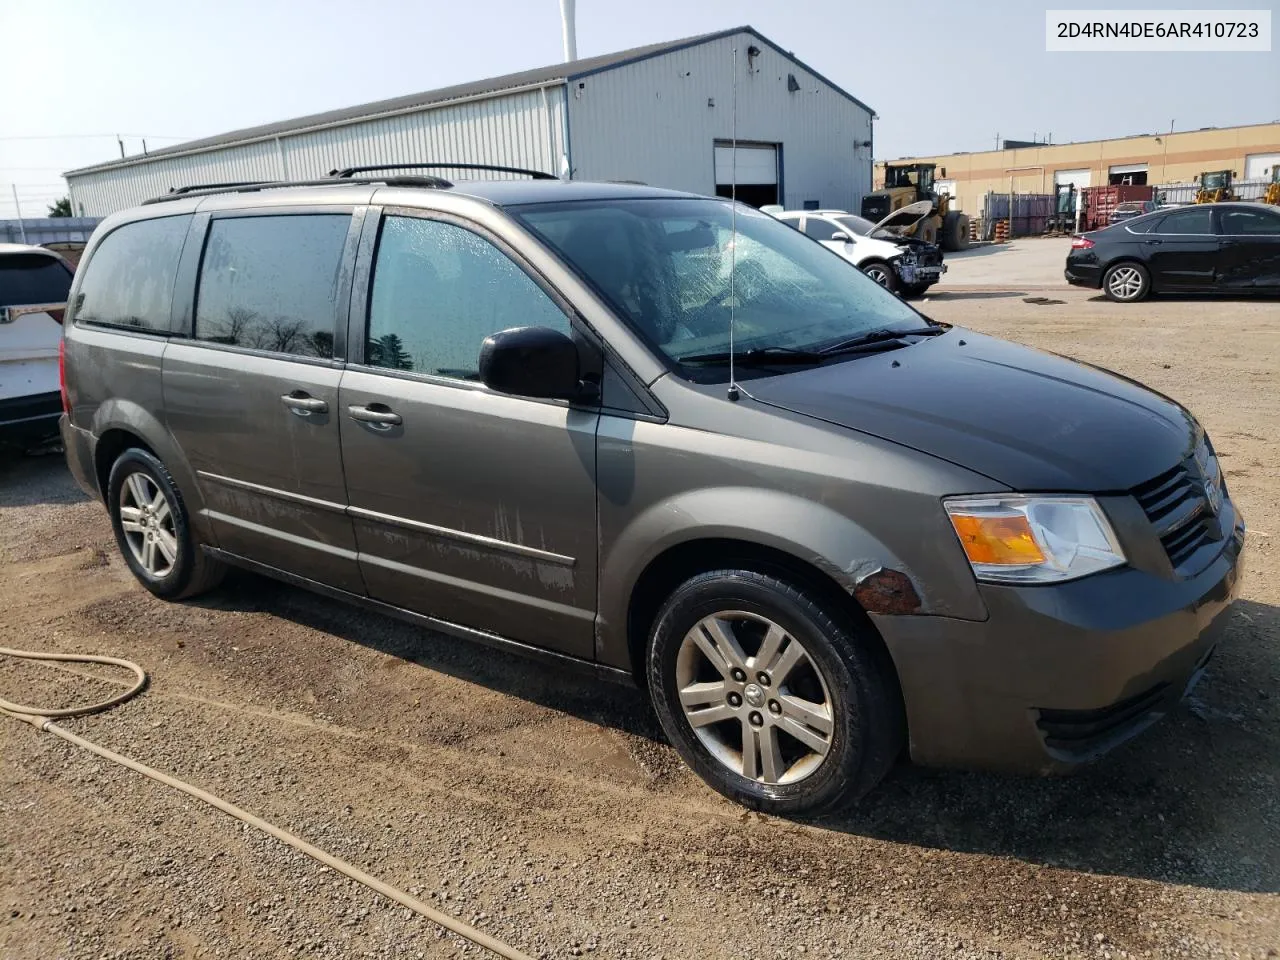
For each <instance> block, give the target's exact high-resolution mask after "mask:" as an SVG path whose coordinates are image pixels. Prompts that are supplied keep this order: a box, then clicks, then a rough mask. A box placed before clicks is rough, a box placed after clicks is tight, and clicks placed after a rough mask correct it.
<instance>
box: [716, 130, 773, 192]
mask: <svg viewBox="0 0 1280 960" xmlns="http://www.w3.org/2000/svg"><path fill="white" fill-rule="evenodd" d="M715 163H716V196H717V197H730V196H733V183H734V158H733V147H732V146H731V145H729V144H727V143H725V142H724V141H723V140H718V141H716V157H715ZM780 179H781V177H780V176H779V170H778V145H777V144H774V143H739V144H738V159H737V184H738V199H739V200H741V201H742V202H743V203H747V204H750V205H751V206H753V207H763V206H765V205H766V204H770V203H781V202H782V201H781V200H780V199H779V192H778V181H779V180H780Z"/></svg>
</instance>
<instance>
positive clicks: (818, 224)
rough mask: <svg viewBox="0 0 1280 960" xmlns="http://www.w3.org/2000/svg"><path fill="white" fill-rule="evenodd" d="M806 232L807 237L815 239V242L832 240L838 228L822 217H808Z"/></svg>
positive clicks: (805, 222)
mask: <svg viewBox="0 0 1280 960" xmlns="http://www.w3.org/2000/svg"><path fill="white" fill-rule="evenodd" d="M804 232H805V236H808V237H813V239H815V240H830V239H831V235H832V234H834V233H835V232H836V228H835V227H833V226H832V225H831V224H830V223H829V222H827V221H826V220H823V219H821V218H820V217H806V218H805V221H804Z"/></svg>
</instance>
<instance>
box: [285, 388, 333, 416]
mask: <svg viewBox="0 0 1280 960" xmlns="http://www.w3.org/2000/svg"><path fill="white" fill-rule="evenodd" d="M280 402H281V403H283V404H284V405H285V406H286V407H288V408H289V410H290V412H291V413H296V414H297V415H298V416H300V417H309V416H310V415H311V414H313V413H328V412H329V404H328V403H326V402H325V401H324V400H321V399H319V398H318V397H312V396H308V395H307V394H306V393H304V392H303V391H301V390H295V391H294V392H293V393H286V394H285V395H284V396H283V397H281V398H280Z"/></svg>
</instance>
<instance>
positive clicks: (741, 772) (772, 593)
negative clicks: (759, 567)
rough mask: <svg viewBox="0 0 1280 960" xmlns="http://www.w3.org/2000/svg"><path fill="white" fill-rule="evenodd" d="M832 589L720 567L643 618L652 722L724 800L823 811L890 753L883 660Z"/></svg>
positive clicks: (868, 780) (853, 790)
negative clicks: (648, 622)
mask: <svg viewBox="0 0 1280 960" xmlns="http://www.w3.org/2000/svg"><path fill="white" fill-rule="evenodd" d="M837 597H838V595H834V594H828V593H825V592H824V591H823V590H822V589H813V588H805V587H801V586H799V585H797V584H793V583H789V582H787V581H786V580H783V579H779V578H778V577H776V576H772V575H769V574H766V573H762V572H758V571H754V570H742V569H733V568H726V569H721V570H710V571H707V572H705V573H700V574H697V575H696V576H694V577H692V578H690V579H689V580H687V581H685V583H683V584H682V585H681V586H679V587H677V588H676V589H675V590H674V591H673V592H672V593H671V595H670V596H669V597H668V598H667V600H666V602H665V603H664V604H663V605H662V607H661V609H660V610H659V611H658V613H657V617H656V619H655V621H654V626H653V628H652V632H651V634H650V638H649V651H648V658H647V663H646V668H647V675H648V682H649V694H650V696H651V698H652V700H653V706H654V710H655V711H656V713H657V715H658V720H659V721H660V722H661V724H662V729H663V731H664V732H665V733H666V735H667V738H668V739H669V740H670V741H671V744H672V746H674V747H675V748H676V750H678V751H679V752H680V755H681V756H682V757H683V758H684V760H685V762H686V763H688V764H689V766H690V767H692V768H693V770H694V771H695V772H696V773H697V774H698V775H699V776H700V777H702V779H703V780H705V781H706V782H707V783H708V784H710V785H711V786H712V787H714V788H715V789H716V790H719V791H720V792H721V793H723V794H724V795H725V796H727V797H729V798H731V799H733V800H736V801H737V802H738V803H742V804H745V805H746V806H749V807H752V808H754V809H757V810H766V811H768V812H770V813H775V814H779V815H783V816H787V815H795V814H816V813H822V812H828V811H831V810H834V809H837V808H839V807H842V806H845V805H846V804H849V803H852V802H853V801H855V800H857V799H858V798H859V797H861V796H862V795H863V794H864V793H866V792H867V791H868V790H870V789H871V788H872V787H873V786H875V784H876V783H877V782H879V780H880V779H881V778H882V777H883V776H884V775H885V773H886V772H887V771H888V769H889V767H890V765H891V764H892V763H893V761H894V758H895V757H897V755H898V753H899V751H900V750H901V746H902V742H903V733H904V726H903V721H902V709H901V701H900V699H899V693H898V686H897V678H896V677H895V676H894V673H893V667H892V664H891V663H890V662H889V659H888V654H887V652H886V651H885V650H884V647H883V645H882V644H881V642H880V640H879V638H878V637H875V636H874V634H873V632H872V631H873V628H872V627H871V625H870V623H869V622H867V621H866V620H865V619H861V618H859V617H858V616H857V615H856V612H854V611H852V610H851V609H850V608H848V607H846V606H845V605H843V604H841V603H840V602H839V601H838V599H837Z"/></svg>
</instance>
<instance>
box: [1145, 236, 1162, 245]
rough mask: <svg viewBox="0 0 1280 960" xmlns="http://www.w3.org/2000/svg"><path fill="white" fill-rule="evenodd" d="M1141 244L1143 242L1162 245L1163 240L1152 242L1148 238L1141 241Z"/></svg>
mask: <svg viewBox="0 0 1280 960" xmlns="http://www.w3.org/2000/svg"><path fill="white" fill-rule="evenodd" d="M1142 242H1143V243H1155V244H1160V243H1164V241H1163V240H1152V239H1151V238H1149V237H1148V238H1147V239H1146V240H1143V241H1142Z"/></svg>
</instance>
